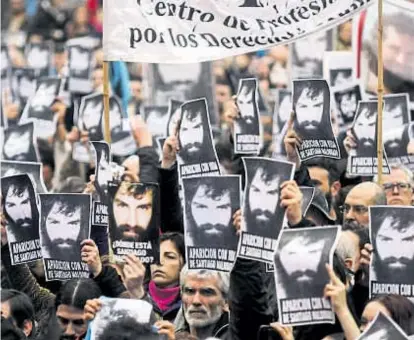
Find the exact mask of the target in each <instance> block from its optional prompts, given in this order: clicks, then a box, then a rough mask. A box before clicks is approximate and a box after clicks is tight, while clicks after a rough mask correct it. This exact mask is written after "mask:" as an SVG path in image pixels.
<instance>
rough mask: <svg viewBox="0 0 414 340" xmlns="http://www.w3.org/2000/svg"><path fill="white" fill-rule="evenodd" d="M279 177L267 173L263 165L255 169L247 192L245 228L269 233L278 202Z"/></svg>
mask: <svg viewBox="0 0 414 340" xmlns="http://www.w3.org/2000/svg"><path fill="white" fill-rule="evenodd" d="M280 185H281V183H280V177H279V176H277V175H274V176H272V175H270V174H268V173H267V172H266V171H265V169H264V168H263V167H259V168H258V169H257V170H256V173H255V175H254V176H253V179H252V181H251V183H250V188H249V194H248V198H247V200H248V205H249V207H248V212H249V213H248V214H247V216H246V219H247V223H252V226H251V227H249V226H247V229H248V230H250V229H251V228H252V232H253V231H254V230H256V231H259V232H260V231H262V232H266V235H268V234H269V233H271V231H272V227H273V224H274V223H273V222H274V221H275V213H276V210H277V207H278V202H279V190H280Z"/></svg>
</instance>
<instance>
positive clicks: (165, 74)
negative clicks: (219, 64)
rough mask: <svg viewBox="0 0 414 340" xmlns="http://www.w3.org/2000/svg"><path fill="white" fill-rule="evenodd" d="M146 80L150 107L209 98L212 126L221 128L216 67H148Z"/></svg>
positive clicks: (158, 65) (193, 65)
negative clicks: (217, 103)
mask: <svg viewBox="0 0 414 340" xmlns="http://www.w3.org/2000/svg"><path fill="white" fill-rule="evenodd" d="M144 77H145V80H146V87H147V93H148V102H147V103H146V104H147V105H165V104H166V103H168V101H169V100H170V99H174V100H177V101H181V102H186V101H191V100H194V99H197V98H202V97H206V99H207V104H208V112H209V115H210V117H209V118H210V122H211V125H217V124H218V116H217V112H218V110H217V108H216V99H215V89H214V78H213V65H212V63H210V62H205V63H193V64H180V65H177V64H147V65H146V68H144Z"/></svg>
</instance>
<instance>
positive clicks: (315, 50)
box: [289, 30, 334, 79]
mask: <svg viewBox="0 0 414 340" xmlns="http://www.w3.org/2000/svg"><path fill="white" fill-rule="evenodd" d="M333 42H334V37H333V30H328V31H320V32H317V33H314V34H311V35H308V36H306V37H304V38H301V39H299V40H297V41H295V42H294V43H292V44H290V45H289V52H290V58H289V61H290V69H291V76H292V79H309V78H314V79H321V78H322V77H323V54H324V52H325V51H331V50H332V49H333Z"/></svg>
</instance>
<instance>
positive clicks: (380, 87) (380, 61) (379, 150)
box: [377, 0, 384, 185]
mask: <svg viewBox="0 0 414 340" xmlns="http://www.w3.org/2000/svg"><path fill="white" fill-rule="evenodd" d="M382 32H383V22H382V0H378V67H377V68H378V88H377V92H378V126H377V129H378V130H377V157H378V184H379V185H382V167H383V143H382V131H383V129H382V122H383V119H382V109H383V103H382V102H383V98H384V65H383V59H382Z"/></svg>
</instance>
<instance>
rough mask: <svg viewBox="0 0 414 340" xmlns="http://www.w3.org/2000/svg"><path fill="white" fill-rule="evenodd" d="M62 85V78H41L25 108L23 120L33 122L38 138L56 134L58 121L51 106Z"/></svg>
mask: <svg viewBox="0 0 414 340" xmlns="http://www.w3.org/2000/svg"><path fill="white" fill-rule="evenodd" d="M61 85H62V80H61V79H60V78H40V79H39V80H38V81H37V85H36V92H35V94H34V96H33V97H32V98H31V99H30V100H29V102H28V104H27V105H26V107H25V109H24V112H23V114H22V118H21V122H33V123H34V126H35V135H36V137H37V138H41V139H47V138H48V137H50V136H53V135H54V134H55V131H56V124H57V121H56V115H55V113H54V112H53V110H52V108H51V107H52V104H53V102H54V101H55V99H56V97H57V96H58V94H59V92H60V89H61Z"/></svg>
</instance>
